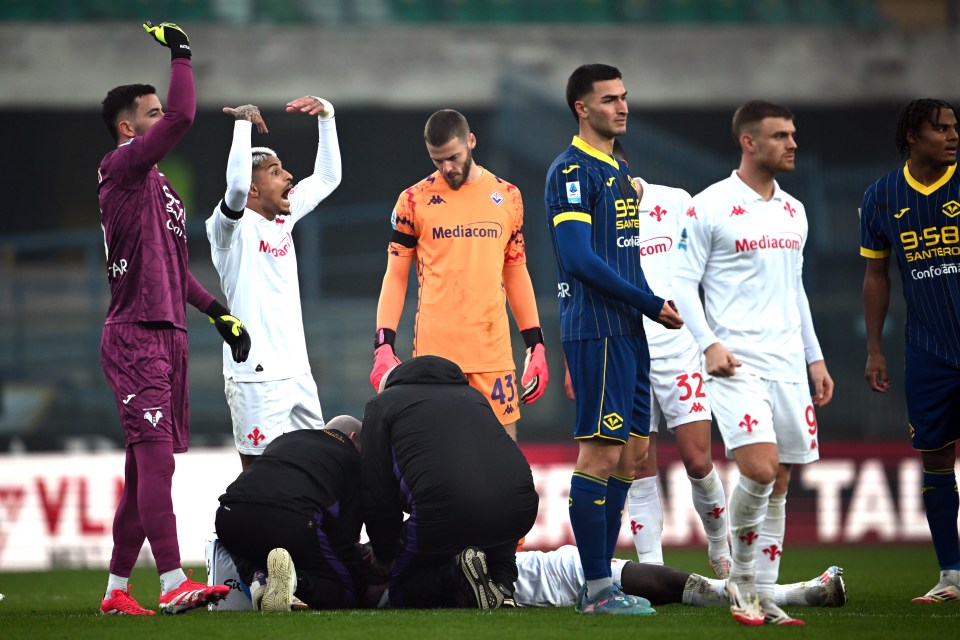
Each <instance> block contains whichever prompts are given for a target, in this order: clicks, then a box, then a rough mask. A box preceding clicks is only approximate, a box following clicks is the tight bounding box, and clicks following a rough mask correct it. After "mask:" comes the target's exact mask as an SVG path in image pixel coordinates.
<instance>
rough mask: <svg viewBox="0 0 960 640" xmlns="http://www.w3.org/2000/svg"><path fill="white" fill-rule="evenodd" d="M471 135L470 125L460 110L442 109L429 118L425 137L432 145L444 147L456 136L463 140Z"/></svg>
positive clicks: (424, 130)
mask: <svg viewBox="0 0 960 640" xmlns="http://www.w3.org/2000/svg"><path fill="white" fill-rule="evenodd" d="M468 135H470V125H469V124H468V123H467V119H466V118H465V117H464V115H463V114H462V113H460V112H459V111H454V110H453V109H440V111H437V112H435V113H434V114H433V115H432V116H430V117H429V118H428V119H427V124H426V126H424V127H423V139H424V140H425V141H426V143H427V144H429V145H430V146H431V147H442V146H443V145H445V144H447V143H448V142H450V141H451V140H453V139H454V138H456V139H457V140H460V141H462V142H466V141H467V136H468Z"/></svg>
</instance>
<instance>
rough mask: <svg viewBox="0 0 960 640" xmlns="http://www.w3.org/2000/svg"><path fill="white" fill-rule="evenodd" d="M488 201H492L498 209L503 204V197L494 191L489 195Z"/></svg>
mask: <svg viewBox="0 0 960 640" xmlns="http://www.w3.org/2000/svg"><path fill="white" fill-rule="evenodd" d="M490 200H492V201H493V204H495V205H497V206H498V207H499V206H500V205H501V204H502V203H503V196H502V195H500V192H499V191H494V192H493V193H491V194H490Z"/></svg>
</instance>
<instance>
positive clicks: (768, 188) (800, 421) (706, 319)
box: [674, 101, 833, 625]
mask: <svg viewBox="0 0 960 640" xmlns="http://www.w3.org/2000/svg"><path fill="white" fill-rule="evenodd" d="M795 131H796V128H795V127H794V124H793V114H792V113H791V112H790V111H789V110H788V109H786V108H785V107H782V106H780V105H776V104H772V103H769V102H763V101H751V102H748V103H746V104H745V105H743V106H741V107H740V108H739V109H738V110H737V112H736V113H735V114H734V118H733V133H734V137H735V138H736V140H737V142H738V144H739V145H740V149H741V161H740V167H739V169H737V170H736V171H734V172H733V173H732V174H731V175H730V177H729V178H727V179H725V180H721V181H720V182H718V183H716V184H713V185H711V186H709V187H707V188H706V189H705V190H704V191H702V192H701V193H699V194H697V195H696V196H695V197H694V199H693V207H692V209H691V211H690V215H689V216H687V218H686V221H687V223H686V233H687V237H685V238H681V244H682V245H683V247H684V248H683V250H681V251H679V252H678V255H677V263H676V265H675V272H674V287H675V294H676V301H677V305H678V306H679V307H680V311H681V313H682V314H683V316H684V318H686V320H687V326H688V327H690V331H691V333H692V334H693V336H694V338H695V339H696V340H697V342H698V344H699V346H700V348H701V349H702V350H703V353H704V357H705V361H706V372H707V374H708V377H707V381H706V384H707V388H708V391H709V393H710V398H711V400H712V405H713V411H714V414H715V415H716V417H717V423H718V425H719V427H720V432H721V435H722V436H723V440H724V443H725V445H726V448H727V450H728V451H732V456H733V459H734V460H735V461H736V463H737V466H738V467H739V469H740V473H741V477H740V480H739V482H738V483H737V485H736V487H734V488H733V490H732V491H731V494H730V504H729V510H728V517H729V520H730V530H731V534H732V545H731V546H732V556H733V566H732V568H731V572H730V580H729V581H728V590H729V593H730V605H731V606H730V609H731V613H732V614H733V617H734V619H735V620H736V621H737V622H740V623H742V624H748V625H755V624H764V623H766V624H803V621H801V620H795V619H794V618H791V617H790V616H788V615H787V614H786V613H784V612H783V611H782V610H781V609H780V608H779V607H778V606H777V605H776V603H775V602H774V601H773V599H772V597H771V595H772V591H773V584H774V583H775V582H776V579H777V574H778V572H779V566H780V557H781V555H782V553H783V537H784V530H785V519H786V516H785V513H786V492H787V486H788V484H789V481H790V468H791V465H793V464H805V463H808V462H813V461H814V460H817V459H818V457H819V450H818V440H817V421H816V414H815V411H814V406H823V405H825V404H826V403H828V402H829V401H830V399H831V397H832V395H833V380H832V379H831V378H830V374H829V373H828V372H827V368H826V365H825V363H824V360H823V354H822V352H821V351H820V345H819V343H818V341H817V337H816V333H815V332H814V329H813V320H812V318H811V315H810V305H809V303H808V301H807V295H806V293H805V292H804V289H803V281H802V279H801V276H802V271H803V247H804V245H805V244H806V241H807V217H806V213H805V211H804V208H803V205H802V204H801V203H800V202H799V201H798V200H797V199H796V198H794V197H793V196H791V195H790V194H788V193H786V192H784V191H783V190H781V189H780V187H779V185H777V183H776V181H775V180H774V177H775V176H776V174H777V173H779V172H783V171H793V169H794V160H795V155H796V149H797V144H796V141H795V140H794V133H795ZM701 285H702V287H703V290H704V300H705V302H704V304H705V306H706V312H704V306H703V305H701V302H700V297H699V292H698V287H699V286H701ZM808 373H809V376H810V381H811V382H812V383H813V386H814V389H815V393H814V395H813V398H812V400H811V396H810V392H809V387H808V381H807V374H808Z"/></svg>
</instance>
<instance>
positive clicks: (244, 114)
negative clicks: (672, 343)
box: [223, 104, 268, 133]
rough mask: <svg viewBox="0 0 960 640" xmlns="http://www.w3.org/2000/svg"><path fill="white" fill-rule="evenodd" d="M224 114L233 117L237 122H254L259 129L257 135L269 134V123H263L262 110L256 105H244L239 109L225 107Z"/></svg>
mask: <svg viewBox="0 0 960 640" xmlns="http://www.w3.org/2000/svg"><path fill="white" fill-rule="evenodd" d="M223 112H224V113H225V114H227V115H228V116H233V117H234V118H236V119H237V120H246V121H247V122H252V123H253V124H254V126H255V127H256V128H257V133H268V131H267V123H266V122H264V121H263V116H261V115H260V109H259V108H257V106H256V105H252V104H243V105H240V106H239V107H224V108H223Z"/></svg>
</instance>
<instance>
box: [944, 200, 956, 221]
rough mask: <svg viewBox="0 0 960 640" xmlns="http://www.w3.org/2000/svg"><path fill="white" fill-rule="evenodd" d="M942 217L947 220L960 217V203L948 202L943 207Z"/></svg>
mask: <svg viewBox="0 0 960 640" xmlns="http://www.w3.org/2000/svg"><path fill="white" fill-rule="evenodd" d="M942 211H943V215H945V216H947V217H948V218H956V217H957V216H958V215H960V202H957V201H956V200H951V201H950V202H948V203H946V204H944V205H943V209H942Z"/></svg>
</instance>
